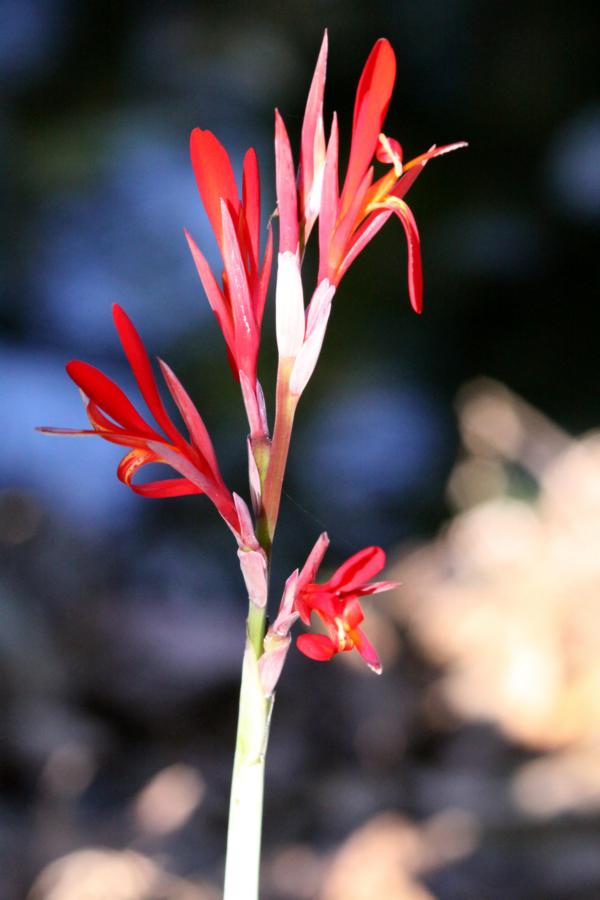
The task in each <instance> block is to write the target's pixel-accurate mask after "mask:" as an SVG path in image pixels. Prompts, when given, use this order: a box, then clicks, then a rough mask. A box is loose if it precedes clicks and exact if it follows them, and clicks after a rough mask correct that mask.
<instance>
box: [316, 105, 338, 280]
mask: <svg viewBox="0 0 600 900" xmlns="http://www.w3.org/2000/svg"><path fill="white" fill-rule="evenodd" d="M338 190H339V185H338V124H337V116H336V115H335V114H334V116H333V123H332V125H331V134H330V136H329V144H328V145H327V158H326V160H325V171H324V173H323V188H322V193H321V210H320V213H319V275H318V280H319V281H322V280H323V279H324V278H328V277H329V278H330V280H332V279H331V273H330V256H329V254H330V247H331V240H332V237H333V232H334V229H335V225H336V222H337V218H338V206H339V201H338Z"/></svg>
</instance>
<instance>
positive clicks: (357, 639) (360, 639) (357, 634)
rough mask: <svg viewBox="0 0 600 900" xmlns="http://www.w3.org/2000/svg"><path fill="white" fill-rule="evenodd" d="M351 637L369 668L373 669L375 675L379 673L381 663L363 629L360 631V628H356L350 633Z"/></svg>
mask: <svg viewBox="0 0 600 900" xmlns="http://www.w3.org/2000/svg"><path fill="white" fill-rule="evenodd" d="M350 637H351V639H352V643H353V644H354V646H355V647H356V649H357V650H358V652H359V653H360V655H361V656H362V658H363V659H364V661H365V662H366V664H367V665H368V667H369V668H370V669H372V670H373V672H375V673H376V674H377V675H381V671H382V670H381V663H380V661H379V657H378V655H377V651H376V650H375V647H374V646H373V644H372V643H371V641H370V640H369V639H368V637H367V636H366V634H365V633H364V631H361V630H360V628H357V629H356V630H355V631H352V632H351V634H350Z"/></svg>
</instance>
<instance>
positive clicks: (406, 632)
mask: <svg viewBox="0 0 600 900" xmlns="http://www.w3.org/2000/svg"><path fill="white" fill-rule="evenodd" d="M325 26H327V27H328V28H329V31H330V62H329V70H328V81H327V94H326V110H327V122H328V123H329V121H330V117H331V115H332V113H333V110H334V109H336V110H337V111H338V113H339V115H340V117H341V123H342V141H343V142H344V141H345V146H347V141H348V138H349V126H350V122H351V115H352V104H353V94H354V90H355V86H356V83H357V79H358V76H359V74H360V71H361V68H362V65H363V62H364V60H365V58H366V56H367V54H368V52H369V50H370V48H371V46H372V44H373V42H374V40H375V39H376V38H377V37H379V36H381V35H385V36H387V37H388V38H389V39H390V40H391V41H392V43H393V45H394V47H395V49H396V51H397V55H398V63H399V71H398V80H397V86H396V91H395V95H394V99H393V101H392V104H391V107H390V113H389V116H388V120H387V127H386V132H387V133H388V134H389V135H391V136H393V137H396V138H398V139H399V140H400V141H401V143H402V144H403V146H404V150H405V155H406V156H407V157H409V158H410V157H412V156H415V155H417V154H418V153H420V152H422V151H424V150H425V149H427V148H428V147H429V146H430V145H431V144H432V143H434V142H436V143H447V142H450V141H455V140H461V139H466V140H468V141H469V142H470V147H469V149H468V150H467V151H460V153H456V154H453V155H452V156H450V157H446V158H444V159H442V160H438V161H435V162H433V163H432V164H431V165H429V166H428V168H427V172H426V174H425V175H424V176H423V178H422V179H420V180H419V182H418V184H417V185H415V187H414V189H413V191H411V195H410V198H409V199H410V204H411V207H412V209H413V211H414V213H415V216H416V218H417V221H418V223H419V227H420V230H421V235H422V242H423V257H424V266H425V277H426V286H425V312H424V315H423V316H422V317H420V318H419V317H416V316H415V315H414V314H413V313H411V311H410V309H409V303H408V297H407V288H406V249H405V241H404V236H403V233H402V229H401V228H400V226H399V225H398V223H395V222H391V223H390V224H389V225H388V226H386V228H385V229H384V231H383V232H382V233H381V234H380V235H379V236H378V237H377V239H376V240H375V241H374V242H373V244H372V245H371V246H370V247H369V248H368V250H367V251H366V252H365V253H364V254H363V255H362V256H361V258H360V260H359V261H358V262H357V263H356V264H355V265H354V266H353V268H352V270H351V272H350V273H349V274H348V275H347V276H346V278H345V280H344V282H343V285H342V287H341V289H340V291H339V293H338V296H337V297H336V299H335V303H334V311H333V317H332V321H331V323H330V328H329V333H328V335H327V339H326V344H325V348H324V352H323V355H322V358H321V362H320V365H319V370H318V371H317V374H316V376H315V377H314V378H313V381H312V382H311V385H310V388H309V389H308V390H307V392H306V394H305V395H304V398H303V400H302V404H301V407H300V410H299V415H298V419H297V429H296V436H295V443H294V446H293V451H292V456H291V459H290V466H289V474H288V478H287V481H286V497H285V498H284V504H283V510H282V519H281V524H280V530H279V533H278V542H277V549H276V556H275V564H274V585H275V591H276V592H277V591H278V590H279V588H280V586H281V585H282V583H283V580H284V578H285V577H286V576H287V574H289V572H290V571H291V570H292V569H293V568H294V567H295V566H297V565H298V564H299V563H301V561H303V559H304V558H305V555H306V553H307V551H308V549H309V547H310V546H311V545H312V542H313V541H314V539H315V538H316V536H317V534H318V533H319V532H320V531H321V530H323V529H324V528H327V530H328V531H329V533H330V535H331V538H332V546H331V549H330V552H329V555H328V558H327V561H326V562H327V565H328V566H329V567H331V568H332V567H334V566H335V565H337V564H339V562H340V561H341V560H342V559H344V558H345V557H347V556H348V555H349V554H351V553H353V552H354V551H356V550H357V549H359V548H361V547H362V546H365V545H366V544H370V543H378V544H381V545H382V546H384V547H385V548H386V549H387V551H388V554H389V556H388V559H389V577H395V578H397V579H399V580H400V581H402V582H403V585H402V587H401V588H400V589H399V590H398V591H397V592H395V593H394V594H386V595H383V596H382V597H381V598H379V597H377V598H374V600H373V601H372V603H370V604H369V609H368V630H369V633H370V635H371V636H372V639H373V641H374V643H375V644H376V646H377V647H378V649H380V651H381V654H382V657H383V660H384V675H383V676H382V678H379V679H377V678H375V677H374V676H373V675H372V674H371V673H370V672H369V671H368V670H366V668H363V667H362V666H361V664H360V660H356V659H352V658H350V657H351V656H352V655H351V654H347V655H344V658H343V659H337V660H336V661H334V662H332V663H331V664H329V665H327V666H325V665H318V664H315V663H312V662H311V661H309V660H307V659H305V658H301V657H300V654H298V653H296V652H295V651H293V652H292V653H290V657H289V662H288V665H287V667H286V670H285V673H284V677H283V680H282V682H281V685H280V689H279V691H278V698H277V704H276V708H275V715H274V720H273V726H272V732H271V746H270V754H269V762H268V778H267V791H266V824H265V842H264V867H263V871H264V890H263V896H264V898H265V900H309V898H320V900H340V898H344V900H367V898H369V900H370V898H374V897H377V898H378V900H394V898H403V900H430V898H438V900H482V898H485V900H496V898H497V900H506V898H509V897H510V898H511V900H536V898H544V900H567V898H568V900H592V898H598V897H600V853H599V852H598V848H599V846H600V833H599V830H598V829H599V825H600V700H599V698H600V550H599V547H600V436H599V433H598V432H594V429H595V428H598V426H600V394H599V390H598V388H599V379H598V352H597V341H598V330H599V325H600V312H599V309H598V304H597V300H598V287H599V283H600V263H599V261H600V254H599V253H598V226H599V224H600V101H599V96H598V84H599V81H598V74H599V72H598V50H597V48H598V45H599V38H600V34H599V31H600V28H599V20H598V12H597V8H596V4H595V3H592V2H590V3H585V2H577V0H575V2H571V3H569V4H562V3H558V2H541V0H539V2H538V0H521V2H519V3H518V4H517V3H506V2H498V0H492V2H488V3H479V2H475V0H445V2H444V3H438V2H433V0H420V2H413V0H405V2H392V3H390V2H369V3H367V2H359V0H345V2H344V3H341V2H339V0H312V2H310V0H309V2H308V3H298V2H290V3H285V4H279V3H272V2H268V0H264V2H257V3H238V2H231V3H228V2H223V0H220V2H191V0H190V2H172V3H168V4H166V3H158V2H152V0H150V2H148V0H147V2H144V3H141V2H129V3H106V2H104V3H99V2H86V3H83V2H81V0H80V2H76V0H0V84H1V86H2V87H1V98H2V105H1V108H0V156H1V158H2V165H1V166H0V193H1V196H2V204H1V210H0V221H1V223H2V235H1V241H2V244H1V247H2V249H1V252H0V296H1V301H2V302H1V326H0V327H1V334H0V373H1V383H2V393H3V402H2V405H1V408H0V422H1V431H2V441H1V442H0V553H1V556H2V569H1V573H0V792H1V794H0V873H1V874H0V900H22V898H23V900H24V898H28V900H82V898H84V897H85V898H91V900H213V898H217V897H218V896H219V885H220V881H221V877H222V867H223V853H224V842H225V828H226V812H227V802H228V786H229V776H230V767H231V756H232V748H233V739H234V730H235V718H236V703H237V696H236V695H237V684H238V670H239V666H240V658H241V656H240V655H241V649H242V644H243V622H244V615H245V601H244V592H243V588H242V584H241V579H240V576H239V572H238V570H237V566H235V565H232V555H231V554H232V550H233V544H232V541H231V539H230V537H229V535H228V533H226V531H225V529H223V528H222V525H221V522H220V520H219V519H218V517H217V515H216V513H215V512H214V510H213V509H212V507H211V506H210V505H209V504H208V503H207V502H205V501H203V500H202V498H193V497H192V498H182V499H179V500H166V501H151V500H144V499H141V498H139V497H136V496H134V495H133V494H132V493H131V492H129V491H128V490H127V489H125V488H124V487H123V486H122V485H120V484H119V483H118V482H117V479H116V478H115V474H114V472H115V467H116V463H117V461H118V459H119V455H120V454H119V451H118V449H117V448H114V447H111V446H109V445H107V444H105V443H104V442H101V441H99V440H98V441H96V440H86V441H61V440H57V439H51V438H47V437H42V436H41V435H39V434H36V433H34V431H33V428H34V427H35V426H36V425H43V424H51V425H67V426H78V425H82V424H83V422H84V413H83V410H82V407H81V403H80V400H79V397H78V394H77V391H76V390H75V389H74V387H73V386H72V384H71V383H70V381H69V380H68V378H67V377H66V375H65V373H64V368H63V366H64V363H65V362H66V361H67V360H68V359H71V358H73V357H77V358H83V359H85V360H87V361H89V362H92V363H94V364H96V365H99V366H101V367H102V368H103V369H104V370H105V371H107V372H108V373H109V374H111V375H112V376H113V377H115V378H116V379H117V380H119V382H120V383H121V384H122V385H123V386H124V387H126V388H129V387H131V377H130V374H129V372H128V371H127V369H126V367H125V366H124V364H123V357H122V355H121V353H120V351H119V347H118V342H117V340H116V336H115V334H114V332H113V329H112V323H111V317H110V304H111V303H112V302H114V301H118V302H119V303H121V304H122V305H123V306H124V307H125V308H126V310H127V311H128V312H129V314H130V315H131V316H132V318H133V319H134V321H135V322H136V324H137V326H138V328H139V329H140V331H141V333H142V336H143V338H144V340H145V342H146V344H147V346H148V348H149V350H150V352H151V353H153V354H160V355H161V356H164V357H165V358H166V359H167V360H168V361H169V363H170V364H171V365H172V366H173V367H174V368H175V370H176V371H177V372H178V374H179V375H180V377H181V378H182V380H183V381H184V383H186V385H187V386H188V387H189V389H190V391H191V393H192V395H193V396H194V398H195V399H196V401H197V403H198V406H199V408H200V410H201V412H202V414H203V416H204V417H205V420H206V422H207V425H208V427H209V429H210V431H211V434H212V435H213V438H214V442H215V444H216V447H217V451H218V454H219V458H220V460H221V461H222V469H223V471H224V475H225V478H226V481H227V483H228V485H229V486H230V487H231V488H232V489H236V490H238V491H240V492H241V493H244V494H245V450H244V443H243V442H244V438H245V426H244V418H243V413H242V409H241V404H240V400H239V397H238V393H237V388H236V385H235V384H234V382H233V379H232V378H231V375H230V372H229V369H228V366H227V363H226V360H225V354H224V352H223V344H222V338H221V335H220V334H219V332H218V329H217V326H216V324H215V322H214V320H213V317H212V314H211V313H210V311H209V308H208V304H207V302H206V299H205V297H204V296H203V292H202V288H201V286H200V284H199V282H198V280H197V276H196V273H195V270H194V266H193V263H192V261H191V258H190V257H189V254H188V251H187V248H186V245H185V241H184V238H183V233H182V229H183V227H187V228H189V229H190V230H191V232H192V234H193V235H194V237H195V238H196V240H197V242H198V243H199V245H200V246H201V247H202V249H203V250H205V252H206V253H207V255H208V256H209V259H210V260H211V262H213V263H215V264H216V263H217V259H218V256H217V251H216V246H215V244H214V242H213V238H212V235H211V233H210V230H209V228H208V225H207V221H206V219H205V217H204V213H203V210H202V208H201V204H200V201H199V197H198V195H197V191H196V187H195V182H194V178H193V175H192V171H191V167H190V165H189V160H188V135H189V132H190V130H191V128H192V127H193V126H195V125H200V126H201V127H203V128H210V129H211V130H213V131H214V132H215V133H216V134H217V135H218V137H219V138H220V139H221V140H222V141H223V142H224V143H225V144H226V145H227V147H228V148H229V150H230V152H231V154H232V157H233V160H234V164H235V165H236V167H239V165H240V163H241V159H242V156H243V153H244V151H245V149H246V147H247V146H249V145H253V146H254V147H256V149H257V152H258V155H259V159H260V163H261V170H262V175H263V179H264V196H265V202H264V207H263V209H264V216H265V222H266V217H267V215H268V214H269V213H270V212H271V210H272V209H273V205H274V200H273V187H272V185H273V153H272V124H273V107H274V106H275V105H277V106H278V107H279V109H280V110H281V112H282V114H283V115H284V118H285V120H286V122H287V124H288V128H289V130H290V132H291V133H292V136H293V138H294V139H297V137H298V134H299V130H300V125H301V117H302V112H303V107H304V102H305V98H306V93H307V90H308V85H309V83H310V78H311V74H312V69H313V66H314V62H315V60H316V56H317V52H318V49H319V44H320V41H321V35H322V31H323V28H324V27H325ZM343 145H344V143H343ZM238 170H239V169H238ZM309 256H310V254H309ZM311 266H314V260H311V259H310V258H309V260H308V268H309V270H310V268H311ZM272 320H273V307H272V298H271V301H270V304H269V307H268V310H267V315H266V325H265V331H264V340H263V356H262V359H261V379H262V381H263V384H264V386H265V390H266V392H267V395H268V398H269V400H270V401H271V399H272V389H273V374H274V343H273V340H272V338H273V326H272ZM323 575H324V576H326V572H325V569H324V570H323Z"/></svg>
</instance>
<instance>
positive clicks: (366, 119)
mask: <svg viewBox="0 0 600 900" xmlns="http://www.w3.org/2000/svg"><path fill="white" fill-rule="evenodd" d="M395 80H396V57H395V55H394V51H393V50H392V47H391V44H390V43H389V41H387V40H385V38H381V39H380V40H378V41H377V43H376V44H375V46H374V47H373V49H372V50H371V53H370V54H369V58H368V59H367V62H366V64H365V67H364V69H363V72H362V75H361V77H360V81H359V83H358V89H357V91H356V101H355V104H354V118H353V122H352V144H351V147H350V158H349V160H348V169H347V172H346V179H345V181H344V189H343V191H342V198H341V211H342V214H343V213H344V212H345V210H346V209H347V208H348V206H349V205H350V202H351V200H352V197H353V196H354V192H355V191H356V189H357V187H358V185H359V184H360V182H361V180H362V177H363V175H364V173H365V171H366V169H367V167H368V166H369V165H370V163H371V160H372V159H373V156H374V154H375V149H376V147H377V144H378V141H379V135H380V133H381V131H382V126H383V122H384V119H385V116H386V113H387V110H388V106H389V103H390V99H391V96H392V91H393V89H394V81H395Z"/></svg>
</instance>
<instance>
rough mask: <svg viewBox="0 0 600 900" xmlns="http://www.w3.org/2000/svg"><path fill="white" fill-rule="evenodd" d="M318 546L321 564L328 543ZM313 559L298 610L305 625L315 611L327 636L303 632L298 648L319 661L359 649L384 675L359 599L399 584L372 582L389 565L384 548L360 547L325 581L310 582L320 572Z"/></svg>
mask: <svg viewBox="0 0 600 900" xmlns="http://www.w3.org/2000/svg"><path fill="white" fill-rule="evenodd" d="M322 537H323V536H322ZM324 537H325V538H326V536H324ZM316 549H319V553H318V554H317V556H316V559H317V567H318V564H319V563H320V561H321V559H322V557H323V553H324V551H325V550H326V549H327V543H324V542H322V543H321V546H320V548H316ZM312 555H313V554H311V557H312ZM310 559H311V558H310V557H309V562H308V563H307V566H305V568H304V570H303V571H302V573H301V574H300V577H299V580H298V582H299V583H298V590H297V594H296V604H295V605H296V611H297V612H298V613H299V615H300V618H301V619H302V621H303V622H304V624H305V625H310V619H311V615H312V613H313V612H315V613H316V614H317V615H318V616H319V618H320V619H321V621H322V622H323V624H324V625H325V628H326V630H327V635H324V634H302V635H300V637H299V638H298V639H297V641H296V644H297V647H298V649H299V650H300V651H301V652H302V653H304V654H305V656H308V657H310V658H311V659H315V660H319V661H324V660H328V659H331V658H332V656H335V654H336V653H343V652H346V651H347V650H353V649H356V650H358V652H359V653H360V655H361V656H362V658H363V659H364V660H365V662H366V663H367V665H368V666H369V668H371V669H373V671H374V672H376V673H377V674H380V673H381V663H380V662H379V657H378V656H377V653H376V651H375V648H374V647H373V645H372V644H371V643H370V641H369V640H368V638H367V637H366V635H365V634H364V632H363V631H362V630H361V629H360V628H359V627H358V626H359V625H360V623H361V622H362V621H363V619H364V614H363V611H362V609H361V606H360V603H359V600H358V598H359V597H364V596H366V595H368V594H377V593H379V592H380V591H389V590H390V589H391V588H394V587H397V582H395V581H371V582H369V579H370V578H373V576H374V575H377V573H378V572H380V571H381V570H382V569H383V567H384V566H385V553H384V552H383V550H382V549H381V547H365V549H364V550H359V552H358V553H355V554H354V556H351V557H350V559H347V560H346V562H345V563H343V564H342V565H341V566H340V567H339V569H337V571H336V572H334V574H333V575H332V576H331V578H330V579H329V581H326V582H325V583H324V584H316V583H315V582H313V581H312V580H311V581H308V579H309V578H311V579H312V578H314V577H315V574H316V570H315V566H314V565H311V564H310Z"/></svg>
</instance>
